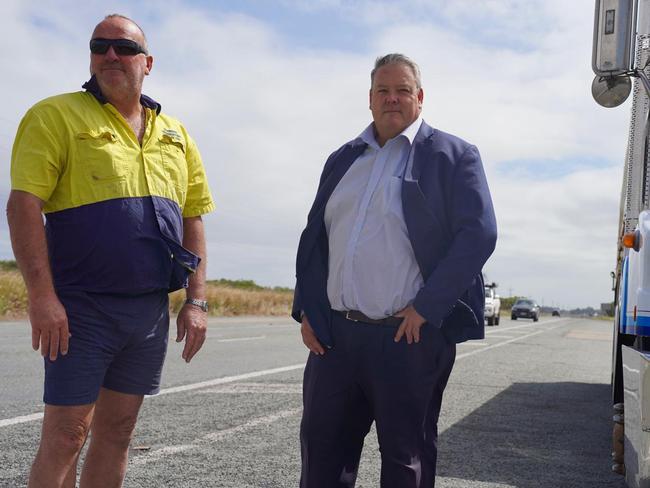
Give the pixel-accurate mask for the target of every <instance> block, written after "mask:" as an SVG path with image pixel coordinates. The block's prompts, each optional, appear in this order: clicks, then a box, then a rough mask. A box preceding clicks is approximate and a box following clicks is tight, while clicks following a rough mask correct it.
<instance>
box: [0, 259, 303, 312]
mask: <svg viewBox="0 0 650 488" xmlns="http://www.w3.org/2000/svg"><path fill="white" fill-rule="evenodd" d="M207 299H208V301H209V302H210V315H213V316H220V317H231V316H235V315H288V314H289V313H290V312H291V302H292V301H293V292H292V291H291V290H286V289H282V290H273V289H268V288H261V287H256V289H241V288H237V287H234V286H228V285H223V284H218V285H215V284H211V283H208V285H207ZM184 300H185V291H184V290H179V291H177V292H174V293H172V294H170V295H169V308H170V310H171V311H172V313H177V312H178V311H179V310H180V308H181V307H182V306H183V301H184ZM26 316H27V291H26V290H25V284H24V282H23V279H22V277H21V276H20V273H18V271H11V270H2V269H0V318H2V319H12V318H21V317H26Z"/></svg>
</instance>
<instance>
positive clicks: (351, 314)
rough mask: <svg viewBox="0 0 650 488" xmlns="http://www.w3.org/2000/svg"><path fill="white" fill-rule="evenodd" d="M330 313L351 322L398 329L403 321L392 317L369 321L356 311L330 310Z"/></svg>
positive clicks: (369, 319) (401, 318) (365, 316)
mask: <svg viewBox="0 0 650 488" xmlns="http://www.w3.org/2000/svg"><path fill="white" fill-rule="evenodd" d="M332 312H334V313H335V314H337V315H340V316H341V317H344V318H346V319H348V320H352V321H353V322H363V323H364V324H374V325H390V326H392V327H399V325H400V324H401V323H402V320H404V319H403V317H393V316H392V315H391V316H390V317H385V318H383V319H371V318H370V317H368V316H367V315H365V314H363V313H361V312H359V311H358V310H347V311H341V310H332Z"/></svg>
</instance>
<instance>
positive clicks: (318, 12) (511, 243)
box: [0, 0, 630, 308]
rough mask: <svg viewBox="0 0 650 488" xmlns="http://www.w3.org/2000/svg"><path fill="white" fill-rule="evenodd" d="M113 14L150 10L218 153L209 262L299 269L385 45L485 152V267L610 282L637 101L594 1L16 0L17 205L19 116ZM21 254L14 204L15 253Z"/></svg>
mask: <svg viewBox="0 0 650 488" xmlns="http://www.w3.org/2000/svg"><path fill="white" fill-rule="evenodd" d="M114 12H118V13H123V14H125V15H128V16H131V17H132V18H134V19H135V20H136V21H138V22H139V23H140V24H141V26H142V27H143V28H144V30H145V32H146V33H147V36H148V39H149V47H150V50H151V51H152V54H153V55H154V57H155V61H154V69H153V72H152V74H151V76H150V77H149V78H147V79H146V80H145V90H144V91H145V93H147V94H149V95H150V96H152V97H153V98H155V99H157V100H158V101H160V102H161V104H162V105H163V110H165V111H167V112H168V113H170V114H172V115H175V116H176V117H178V118H179V119H181V120H182V121H183V122H184V124H185V125H186V127H187V128H188V129H189V131H190V133H191V134H192V135H193V137H194V138H195V139H196V141H197V143H198V145H199V148H200V150H201V152H202V155H203V159H204V163H205V165H206V168H207V172H208V176H209V180H210V185H211V188H212V191H213V194H214V198H215V201H216V204H217V210H216V211H215V212H214V213H213V214H211V215H209V216H208V217H207V218H206V219H205V221H206V224H207V232H208V252H209V264H208V277H209V278H230V279H240V278H241V279H253V280H255V281H256V282H258V283H260V284H264V285H281V286H293V284H294V258H295V249H296V245H297V242H298V237H299V234H300V232H301V230H302V228H303V226H304V224H305V220H306V214H307V211H308V209H309V207H310V205H311V201H312V199H313V196H314V193H315V189H316V184H317V180H318V176H319V174H320V171H321V168H322V164H323V161H324V160H325V158H326V157H327V155H328V154H329V153H330V152H331V151H332V150H334V149H336V148H337V147H338V146H340V145H341V144H342V143H343V142H345V141H347V140H349V139H352V138H354V137H355V136H356V135H358V134H359V133H360V132H361V131H362V130H363V128H364V127H365V126H366V125H367V124H368V123H369V121H370V112H369V110H368V87H369V72H370V70H371V68H372V64H373V62H374V59H375V58H376V57H377V56H378V55H381V54H385V53H387V52H403V53H405V54H407V55H409V56H410V57H412V58H413V59H415V60H416V61H417V62H418V63H419V64H420V66H421V69H422V77H423V85H424V91H425V100H424V112H423V114H424V118H425V120H426V121H427V122H429V123H430V124H431V125H433V126H435V127H438V128H440V129H442V130H445V131H448V132H452V133H454V134H457V135H459V136H461V137H462V138H464V139H466V140H468V141H470V142H472V143H474V144H476V145H477V146H478V147H479V149H480V151H481V154H482V157H483V161H484V164H485V168H486V172H487V175H488V180H489V184H490V188H491V191H492V196H493V199H494V203H495V208H496V212H497V219H498V223H499V232H500V234H499V242H498V245H497V249H496V251H495V253H494V255H493V256H492V258H491V259H490V261H489V262H488V264H487V266H486V268H485V272H486V274H487V276H488V279H489V280H493V281H496V282H498V283H499V292H500V294H501V295H502V296H509V295H515V294H516V295H520V296H521V295H527V296H531V297H534V298H536V299H537V300H538V301H540V302H543V303H544V304H545V305H553V306H561V307H564V308H569V307H577V306H588V305H591V306H595V307H597V306H599V304H600V302H606V301H611V300H612V299H613V295H612V292H611V290H610V288H611V280H610V277H609V273H610V271H611V270H613V269H614V267H615V251H616V232H617V223H618V207H619V196H620V188H621V176H622V167H623V159H624V153H625V147H626V138H627V132H628V127H627V124H628V122H627V121H628V118H629V112H630V103H629V102H627V103H626V104H624V105H623V106H621V107H619V108H616V109H604V108H601V107H599V106H597V105H596V104H595V102H594V101H593V100H592V99H591V95H590V84H591V80H592V79H593V74H592V72H591V68H590V64H591V41H592V22H593V0H574V1H571V2H567V1H565V0H544V1H543V2H541V1H539V0H480V1H479V0H403V1H397V0H387V1H381V0H377V1H371V0H278V1H271V0H238V1H222V0H195V1H189V0H186V1H183V0H171V1H165V2H156V1H134V0H130V1H128V2H122V1H116V2H108V3H107V2H106V1H102V2H99V1H96V0H87V1H84V2H71V1H65V0H64V1H38V2H37V1H27V0H4V1H3V2H2V3H1V4H0V16H1V18H2V25H3V38H4V39H5V45H4V48H3V49H2V50H0V64H1V65H2V66H3V75H2V77H0V87H1V88H2V90H1V93H2V105H3V110H2V113H0V160H1V161H2V162H3V163H2V165H3V166H2V167H3V169H2V172H1V173H0V174H1V175H2V176H0V200H1V201H2V202H3V205H4V202H5V201H6V198H7V196H8V193H9V161H10V154H11V146H12V144H13V138H14V135H15V131H16V128H17V126H18V123H19V122H20V119H21V117H22V115H23V114H24V112H25V111H26V110H27V109H28V108H29V107H30V106H31V105H32V104H33V103H35V102H36V101H38V100H40V99H42V98H44V97H47V96H49V95H53V94H56V93H61V92H70V91H76V90H78V89H79V88H80V85H81V84H82V83H83V81H85V80H86V79H87V78H88V48H87V46H88V39H89V36H90V33H91V31H92V29H93V27H94V25H95V24H96V23H97V22H98V21H99V20H100V19H101V18H102V17H103V16H104V15H105V14H108V13H114ZM12 258H13V255H12V252H11V247H10V244H9V237H8V229H7V223H6V218H5V215H4V212H2V213H1V214H0V259H12Z"/></svg>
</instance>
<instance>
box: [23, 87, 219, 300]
mask: <svg viewBox="0 0 650 488" xmlns="http://www.w3.org/2000/svg"><path fill="white" fill-rule="evenodd" d="M84 88H86V89H87V91H85V92H77V93H69V94H64V95H59V96H55V97H51V98H48V99H45V100H43V101H41V102H39V103H37V104H36V105H35V106H33V107H32V108H31V109H30V110H29V111H28V112H27V114H26V115H25V117H24V118H23V120H22V122H21V123H20V126H19V128H18V133H17V135H16V140H15V142H14V147H13V152H12V156H11V186H12V189H13V190H20V191H25V192H28V193H31V194H33V195H35V196H37V197H38V198H40V199H41V200H43V201H44V202H45V205H44V207H43V212H44V213H45V218H46V224H45V229H46V236H47V244H48V253H49V257H50V266H51V268H52V275H53V279H54V285H55V287H56V288H57V289H59V290H65V289H79V290H84V291H90V292H97V293H117V294H141V293H148V292H151V291H157V290H170V291H171V290H175V289H178V288H181V287H182V286H184V285H185V284H186V283H187V276H188V275H189V273H191V272H193V271H194V270H195V269H196V266H197V265H198V263H199V258H198V256H196V255H194V254H193V253H191V252H190V251H188V250H187V249H184V248H183V247H182V245H181V243H182V241H183V218H184V217H196V216H199V215H203V214H205V213H208V212H210V211H211V210H213V209H214V203H213V201H212V196H211V194H210V189H209V188H208V184H207V180H206V176H205V170H204V168H203V163H202V161H201V156H200V154H199V151H198V149H197V147H196V145H195V143H194V141H193V140H192V139H191V137H190V136H189V135H188V134H187V132H186V130H185V128H184V127H183V126H182V125H181V124H180V122H179V121H177V120H176V119H174V118H172V117H169V116H167V115H164V114H161V113H160V105H159V104H157V103H156V102H154V101H153V100H152V99H150V98H148V97H146V96H144V95H143V96H142V97H141V103H142V105H143V106H144V107H145V110H146V115H147V124H146V130H145V133H144V137H143V139H142V145H140V143H139V142H138V139H137V138H136V136H135V134H134V132H133V130H132V129H131V127H130V126H129V125H128V123H127V122H126V120H125V119H124V118H123V117H122V115H120V113H119V112H118V111H117V110H116V109H115V107H113V106H112V105H111V104H110V103H107V102H106V99H105V98H104V97H103V96H102V94H101V92H100V91H99V87H98V85H97V82H96V81H95V79H94V78H91V80H90V81H89V82H87V83H86V84H84Z"/></svg>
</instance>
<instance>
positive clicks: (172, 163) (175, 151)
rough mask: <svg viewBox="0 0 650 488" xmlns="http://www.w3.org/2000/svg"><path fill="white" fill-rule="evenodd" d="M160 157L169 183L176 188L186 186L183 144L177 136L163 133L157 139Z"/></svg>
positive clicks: (184, 187) (185, 163)
mask: <svg viewBox="0 0 650 488" xmlns="http://www.w3.org/2000/svg"><path fill="white" fill-rule="evenodd" d="M158 142H159V144H160V158H161V160H162V164H163V168H164V169H165V173H166V176H167V177H168V178H169V180H168V181H169V183H171V184H173V185H175V186H176V187H178V188H182V189H186V188H187V162H186V158H185V144H184V143H183V140H182V139H181V138H179V137H174V136H170V135H169V134H163V135H162V136H160V138H159V139H158Z"/></svg>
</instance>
